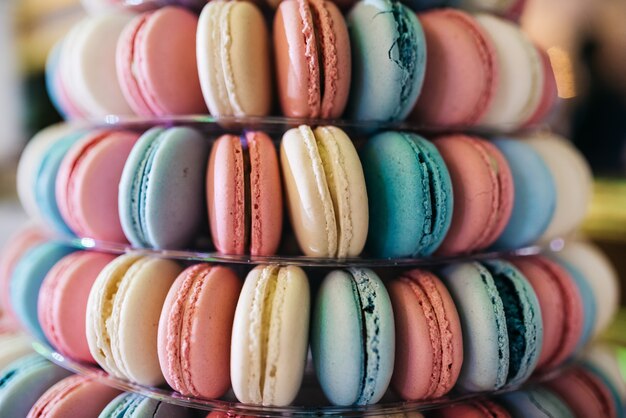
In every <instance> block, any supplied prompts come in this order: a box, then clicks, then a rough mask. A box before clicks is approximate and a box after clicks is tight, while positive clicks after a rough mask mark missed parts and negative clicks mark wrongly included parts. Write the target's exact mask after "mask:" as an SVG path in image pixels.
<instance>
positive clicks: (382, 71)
mask: <svg viewBox="0 0 626 418" xmlns="http://www.w3.org/2000/svg"><path fill="white" fill-rule="evenodd" d="M347 22H348V30H349V32H350V44H351V48H352V84H351V87H350V99H349V102H348V110H347V114H348V116H349V117H351V118H353V119H359V120H380V121H391V120H402V119H404V118H406V116H407V115H408V114H409V113H410V112H411V110H412V109H413V107H414V105H415V103H416V101H417V98H418V96H419V94H420V92H421V89H422V84H423V82H424V75H425V73H426V39H425V37H424V32H423V30H422V25H421V24H420V22H419V20H418V18H417V15H416V14H415V12H414V11H412V10H411V9H409V8H408V7H407V6H405V5H404V4H402V3H400V2H398V1H396V0H364V1H359V2H357V3H356V4H355V5H354V7H353V8H352V10H351V11H350V13H348V16H347Z"/></svg>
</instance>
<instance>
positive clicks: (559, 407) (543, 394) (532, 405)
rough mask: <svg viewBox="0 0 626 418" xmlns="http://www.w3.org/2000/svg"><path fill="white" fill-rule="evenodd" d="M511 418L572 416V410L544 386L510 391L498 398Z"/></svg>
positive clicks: (567, 417) (561, 417)
mask: <svg viewBox="0 0 626 418" xmlns="http://www.w3.org/2000/svg"><path fill="white" fill-rule="evenodd" d="M498 402H499V403H501V404H502V405H503V406H504V407H505V408H506V409H508V410H509V412H510V413H511V415H512V416H513V418H552V417H559V418H574V417H575V416H576V415H574V412H573V411H572V410H571V409H570V408H569V406H567V404H565V402H563V400H562V399H561V398H560V397H559V396H557V395H556V394H555V393H554V392H552V391H551V390H548V389H544V388H542V387H541V388H536V389H526V390H518V391H514V392H510V393H508V394H506V395H504V396H501V397H499V398H498Z"/></svg>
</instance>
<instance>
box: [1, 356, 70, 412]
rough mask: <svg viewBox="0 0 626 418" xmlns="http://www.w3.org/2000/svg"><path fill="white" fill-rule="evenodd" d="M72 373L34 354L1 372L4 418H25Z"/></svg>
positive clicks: (15, 362)
mask: <svg viewBox="0 0 626 418" xmlns="http://www.w3.org/2000/svg"><path fill="white" fill-rule="evenodd" d="M69 375H70V372H68V371H66V370H64V369H62V368H60V367H58V366H56V365H55V364H52V363H50V362H49V361H47V360H45V359H44V358H43V357H41V356H40V355H39V354H31V355H28V356H26V357H22V358H21V359H19V360H16V361H14V362H13V363H11V364H10V365H8V366H7V367H6V368H4V369H3V370H2V371H0V416H2V417H25V416H26V415H28V412H29V411H30V409H31V408H32V407H33V405H34V404H35V402H37V400H38V399H39V397H40V396H41V395H43V394H44V392H45V391H47V390H48V389H49V388H50V387H51V386H52V385H54V384H55V383H57V382H58V381H59V380H61V379H63V378H65V377H67V376H69Z"/></svg>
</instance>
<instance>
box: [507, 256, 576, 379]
mask: <svg viewBox="0 0 626 418" xmlns="http://www.w3.org/2000/svg"><path fill="white" fill-rule="evenodd" d="M513 264H514V265H515V267H517V268H518V269H519V270H520V271H521V272H522V274H523V275H524V276H525V277H526V278H527V279H528V281H529V282H530V284H531V285H532V287H533V289H534V290H535V293H536V294H537V298H538V299H539V306H540V307H541V317H542V320H543V330H544V335H543V345H542V347H541V353H540V355H539V360H538V361H537V370H541V369H544V370H546V369H551V368H554V367H556V366H559V365H560V364H562V363H563V362H564V361H565V360H567V359H568V358H569V357H570V356H571V355H572V354H574V351H575V350H576V347H577V346H578V342H579V341H580V339H581V337H582V335H583V325H584V307H583V301H582V297H581V294H580V290H579V289H578V286H577V285H576V282H575V281H574V279H573V278H572V276H570V274H569V272H568V271H567V270H566V269H565V268H563V267H561V266H560V265H558V264H557V263H555V262H554V261H552V260H549V259H547V258H545V257H542V256H535V257H523V258H517V259H514V260H513Z"/></svg>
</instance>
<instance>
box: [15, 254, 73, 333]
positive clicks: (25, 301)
mask: <svg viewBox="0 0 626 418" xmlns="http://www.w3.org/2000/svg"><path fill="white" fill-rule="evenodd" d="M74 251H75V249H73V248H70V247H68V246H66V245H63V244H61V243H57V242H47V243H44V244H41V245H38V246H36V247H34V248H31V249H30V250H29V251H27V252H26V253H25V254H24V255H23V256H22V258H21V259H20V260H19V261H18V263H17V264H16V266H15V269H14V270H13V274H12V276H11V281H10V283H9V291H10V297H11V305H12V307H13V310H14V311H15V314H16V315H17V317H18V318H19V320H20V322H21V323H22V325H24V326H25V327H26V329H27V330H28V331H29V332H30V333H31V334H32V335H33V336H34V337H35V338H38V339H39V340H40V341H47V340H46V337H45V335H44V333H43V331H42V329H41V324H40V323H39V317H38V315H37V300H38V298H39V289H40V288H41V284H42V282H43V280H44V279H45V277H46V275H47V274H48V271H50V269H52V267H53V266H54V265H55V264H56V263H57V262H58V261H59V260H61V259H62V258H63V257H65V256H66V255H69V254H71V253H72V252H74Z"/></svg>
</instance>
